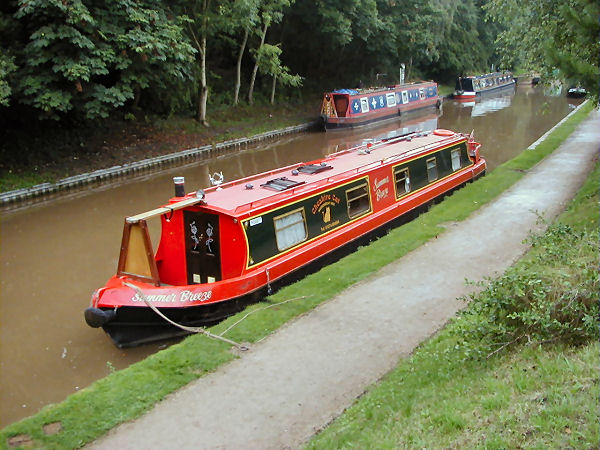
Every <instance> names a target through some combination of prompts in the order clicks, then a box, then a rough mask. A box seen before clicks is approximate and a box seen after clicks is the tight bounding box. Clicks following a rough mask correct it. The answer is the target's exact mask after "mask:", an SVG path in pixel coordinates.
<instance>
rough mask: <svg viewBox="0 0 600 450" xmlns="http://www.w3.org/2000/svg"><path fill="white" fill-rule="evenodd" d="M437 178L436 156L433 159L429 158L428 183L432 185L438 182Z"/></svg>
mask: <svg viewBox="0 0 600 450" xmlns="http://www.w3.org/2000/svg"><path fill="white" fill-rule="evenodd" d="M437 177H438V171H437V163H436V160H435V156H434V157H433V158H429V159H428V160H427V181H428V182H430V183H431V182H432V181H435V180H437Z"/></svg>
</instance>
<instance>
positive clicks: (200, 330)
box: [123, 282, 248, 351]
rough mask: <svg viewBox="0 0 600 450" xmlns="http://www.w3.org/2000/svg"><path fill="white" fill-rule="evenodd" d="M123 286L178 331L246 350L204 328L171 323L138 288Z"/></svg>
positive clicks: (129, 285)
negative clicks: (203, 336)
mask: <svg viewBox="0 0 600 450" xmlns="http://www.w3.org/2000/svg"><path fill="white" fill-rule="evenodd" d="M123 284H124V285H125V286H127V287H130V288H131V289H133V290H134V291H135V292H136V293H137V294H138V295H139V296H140V298H141V299H142V300H143V301H144V303H146V305H148V306H149V307H150V308H151V309H152V311H154V312H155V313H156V314H158V315H159V316H160V317H162V318H163V319H164V320H166V321H167V322H169V323H170V324H171V325H174V326H176V327H177V328H180V329H182V330H184V331H189V332H190V333H198V334H203V335H205V336H206V337H209V338H211V339H217V340H219V341H223V342H226V343H228V344H231V345H233V346H235V347H236V348H238V349H239V350H241V351H246V350H248V347H246V346H245V345H242V344H238V343H237V342H235V341H232V340H231V339H227V338H224V337H222V336H219V335H216V334H212V333H211V332H210V331H207V330H206V328H204V327H188V326H186V325H181V324H179V323H177V322H174V321H172V320H171V319H169V318H168V317H167V316H165V315H164V314H163V313H161V312H160V311H159V310H158V308H157V307H156V306H154V305H153V304H152V303H150V301H149V300H148V299H147V298H146V295H145V294H144V293H143V292H142V290H141V289H140V288H139V287H137V286H136V285H135V284H131V283H127V282H124V283H123Z"/></svg>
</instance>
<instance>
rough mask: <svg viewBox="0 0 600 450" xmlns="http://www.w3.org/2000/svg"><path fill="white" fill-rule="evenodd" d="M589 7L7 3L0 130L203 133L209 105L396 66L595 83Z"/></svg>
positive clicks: (441, 75)
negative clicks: (103, 122) (151, 125)
mask: <svg viewBox="0 0 600 450" xmlns="http://www.w3.org/2000/svg"><path fill="white" fill-rule="evenodd" d="M486 12H487V17H486ZM597 12H598V5H597V3H595V1H592V0H568V1H567V2H564V1H562V0H550V1H547V2H537V1H535V0H526V1H517V0H501V1H500V0H461V1H453V0H318V1H315V0H219V1H217V0H176V1H174V2H167V1H165V0H111V1H108V0H5V1H4V2H2V4H1V5H0V124H3V125H7V126H8V125H11V126H13V127H15V126H19V125H21V126H22V124H23V123H31V122H32V121H39V120H40V119H54V120H58V121H61V122H63V123H73V122H72V121H73V120H75V121H77V122H81V121H89V120H94V119H98V118H105V117H107V116H112V117H113V118H114V117H120V118H122V117H125V116H129V117H131V114H130V113H131V112H134V113H135V112H136V111H138V110H140V109H141V110H143V111H145V112H154V113H160V114H173V113H176V114H181V113H183V114H188V115H189V114H194V115H195V116H196V117H197V119H198V120H200V121H201V122H202V123H205V124H206V125H208V123H209V122H208V120H207V115H209V114H208V112H209V111H210V108H211V107H215V106H216V105H235V104H238V103H239V102H240V101H245V102H248V103H249V104H252V103H253V102H254V101H255V100H258V101H265V102H266V101H268V99H270V101H271V102H274V101H276V99H277V94H279V95H280V97H285V98H289V97H290V95H295V94H296V93H297V92H298V87H299V86H301V85H304V86H305V88H306V89H308V90H309V91H311V92H322V91H324V90H327V89H330V88H335V87H353V86H354V85H355V84H356V83H358V81H359V80H362V81H363V82H364V83H365V84H375V83H382V82H384V83H392V82H396V81H397V80H398V78H399V67H400V65H401V64H404V65H405V66H406V75H407V77H408V78H410V79H417V78H433V79H436V80H437V81H441V82H451V81H452V80H453V79H454V78H455V77H456V76H457V75H459V74H461V73H469V72H478V71H487V70H489V68H490V67H491V66H492V65H494V66H495V67H496V68H514V67H515V66H523V67H525V68H532V69H540V70H541V69H544V70H545V72H547V73H551V70H550V69H553V68H555V67H557V68H559V69H560V70H561V74H562V75H563V76H564V77H565V78H569V79H572V80H576V81H578V82H582V83H583V84H584V85H586V86H591V84H592V83H593V82H594V80H595V79H596V77H597V73H598V63H597V55H598V42H597V36H598V23H597V20H596V19H597V16H598V13H597ZM499 33H500V34H499ZM498 35H499V40H498V42H496V37H497V36H498ZM497 45H499V46H500V50H501V53H502V57H503V59H502V60H501V59H500V58H499V56H498V53H496V47H497ZM114 112H119V114H118V115H116V116H115V115H114V114H113V113H114Z"/></svg>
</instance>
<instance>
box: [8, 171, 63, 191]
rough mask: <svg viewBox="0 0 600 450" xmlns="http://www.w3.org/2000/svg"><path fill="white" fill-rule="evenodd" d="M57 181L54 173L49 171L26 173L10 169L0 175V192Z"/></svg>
mask: <svg viewBox="0 0 600 450" xmlns="http://www.w3.org/2000/svg"><path fill="white" fill-rule="evenodd" d="M55 181H57V179H56V175H53V174H51V173H45V172H42V173H38V172H35V171H34V172H29V173H26V174H21V173H19V174H15V173H12V172H10V171H8V172H6V173H3V174H2V175H0V192H6V191H9V190H14V189H24V188H29V187H32V186H35V185H37V184H41V183H53V182H55Z"/></svg>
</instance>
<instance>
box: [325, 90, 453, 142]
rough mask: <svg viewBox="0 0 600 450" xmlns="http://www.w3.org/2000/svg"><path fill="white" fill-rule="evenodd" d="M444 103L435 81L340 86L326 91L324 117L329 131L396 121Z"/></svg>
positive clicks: (326, 129)
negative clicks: (359, 86)
mask: <svg viewBox="0 0 600 450" xmlns="http://www.w3.org/2000/svg"><path fill="white" fill-rule="evenodd" d="M440 105H441V99H440V97H439V95H438V86H437V83H434V82H432V81H427V82H417V83H409V84H399V85H394V86H388V87H378V88H369V89H339V90H336V91H332V92H327V93H325V94H324V96H323V103H322V105H321V119H322V121H323V128H324V129H325V131H331V130H343V129H348V128H356V127H362V126H365V125H370V124H373V123H377V122H381V121H386V120H394V119H397V118H398V117H399V116H401V115H403V114H407V113H409V112H415V111H418V110H422V109H424V108H434V107H438V108H439V107H440Z"/></svg>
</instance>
